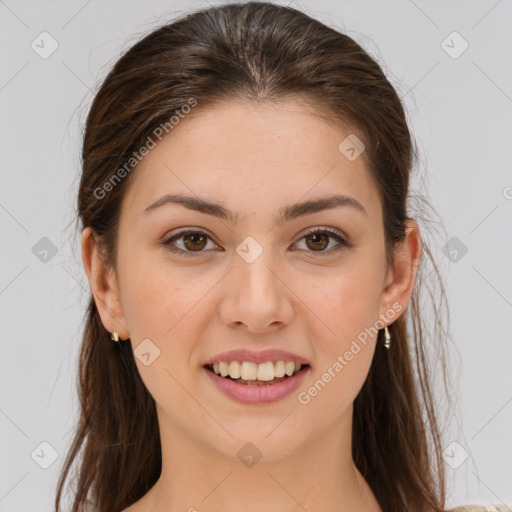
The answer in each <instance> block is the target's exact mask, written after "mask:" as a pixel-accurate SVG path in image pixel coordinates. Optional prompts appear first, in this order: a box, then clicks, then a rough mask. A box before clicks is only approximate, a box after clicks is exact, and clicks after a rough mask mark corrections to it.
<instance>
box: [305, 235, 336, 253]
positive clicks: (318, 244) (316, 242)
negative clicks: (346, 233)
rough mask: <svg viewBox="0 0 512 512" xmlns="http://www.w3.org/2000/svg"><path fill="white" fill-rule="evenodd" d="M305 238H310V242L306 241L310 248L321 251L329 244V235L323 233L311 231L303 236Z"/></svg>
mask: <svg viewBox="0 0 512 512" xmlns="http://www.w3.org/2000/svg"><path fill="white" fill-rule="evenodd" d="M304 238H305V239H306V240H311V244H309V243H307V242H306V245H307V246H308V247H309V248H310V249H314V250H320V251H323V250H324V249H325V248H326V247H327V246H328V245H329V238H331V237H330V236H329V235H327V234H325V233H312V234H310V235H306V236H305V237H304Z"/></svg>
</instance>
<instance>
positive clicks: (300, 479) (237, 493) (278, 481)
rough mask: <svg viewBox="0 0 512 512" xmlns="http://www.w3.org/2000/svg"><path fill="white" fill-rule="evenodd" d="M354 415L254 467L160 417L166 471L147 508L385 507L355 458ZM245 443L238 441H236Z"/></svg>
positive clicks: (374, 511) (293, 511) (376, 511)
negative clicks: (297, 448)
mask: <svg viewBox="0 0 512 512" xmlns="http://www.w3.org/2000/svg"><path fill="white" fill-rule="evenodd" d="M351 413H352V410H350V411H349V413H348V414H347V415H346V417H344V419H343V422H344V425H339V424H337V425H336V426H335V427H336V428H332V429H331V430H330V431H327V432H322V435H321V436H319V437H318V438H316V439H308V443H307V444H304V445H303V446H302V447H301V449H300V450H295V451H294V452H293V453H290V454H288V455H287V456H280V457H279V458H272V457H269V456H268V454H266V453H262V458H261V460H260V461H258V462H256V463H255V464H254V465H252V467H248V466H247V465H245V464H244V463H242V462H241V461H240V460H239V459H238V458H237V457H236V456H234V457H230V456H228V455H226V454H225V453H223V452H220V451H218V450H216V449H214V448H212V447H211V446H205V445H203V444H201V442H199V441H198V440H197V439H192V438H191V437H190V435H187V433H186V432H183V431H181V430H180V429H179V428H177V427H176V426H175V425H174V424H172V423H171V422H170V421H168V422H167V421H166V419H165V417H164V416H162V415H159V421H160V432H161V442H162V473H161V475H160V478H159V480H158V482H157V483H156V484H155V486H154V487H153V488H152V489H151V490H150V491H149V493H148V494H147V496H146V499H147V501H146V502H147V503H148V504H151V505H150V506H149V507H148V508H147V509H144V510H148V511H151V512H164V511H165V512H168V511H169V510H183V511H189V512H196V511H201V512H203V511H205V512H206V511H212V512H217V511H223V512H226V511H231V510H244V511H246V512H261V510H265V511H268V512H278V511H279V512H299V511H300V512H303V511H304V510H307V511H308V512H316V511H318V512H320V511H322V512H331V511H332V512H334V511H336V512H340V511H347V512H349V511H350V512H353V511H354V510H357V511H358V512H359V511H360V512H381V509H380V507H379V505H378V503H377V501H376V499H375V496H374V495H373V492H372V491H371V489H370V487H369V485H368V484H367V482H365V480H364V478H363V477H362V475H361V474H360V473H359V471H358V470H357V468H356V467H355V465H354V463H353V460H352V454H351V423H352V414H351ZM340 432H341V433H343V432H345V435H343V434H342V435H340ZM246 442H247V440H238V443H237V446H239V447H242V446H244V444H245V443H246ZM261 451H264V449H263V450H261ZM235 452H236V451H235ZM248 452H249V453H250V449H249V450H248Z"/></svg>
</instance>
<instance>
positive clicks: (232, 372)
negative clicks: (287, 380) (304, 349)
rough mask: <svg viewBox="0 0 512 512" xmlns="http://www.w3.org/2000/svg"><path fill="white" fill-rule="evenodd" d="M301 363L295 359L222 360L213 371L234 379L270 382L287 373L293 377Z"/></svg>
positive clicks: (214, 366)
mask: <svg viewBox="0 0 512 512" xmlns="http://www.w3.org/2000/svg"><path fill="white" fill-rule="evenodd" d="M301 366H302V365H301V364H300V363H294V362H293V361H276V362H272V361H266V362H265V363H260V364H256V363H253V362H250V361H242V362H239V361H231V362H229V363H227V362H224V361H221V362H220V363H213V371H214V372H215V373H216V374H217V375H221V376H222V377H227V376H229V377H231V378H232V379H239V378H242V379H243V380H248V381H256V380H259V381H264V382H268V381H271V380H273V379H274V378H282V377H284V376H285V375H288V377H291V376H292V375H293V374H294V373H297V372H298V371H299V370H300V368H301Z"/></svg>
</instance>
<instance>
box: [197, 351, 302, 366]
mask: <svg viewBox="0 0 512 512" xmlns="http://www.w3.org/2000/svg"><path fill="white" fill-rule="evenodd" d="M231 361H248V362H252V363H265V362H266V361H285V362H286V361H293V362H294V363H300V364H309V362H308V360H307V359H304V358H303V357H301V356H298V355H297V354H292V353H291V352H286V351H284V350H278V349H267V350H261V351H259V352H254V351H252V350H249V349H246V348H242V349H238V350H230V351H229V352H222V354H217V355H216V356H213V357H211V358H210V359H208V360H207V361H205V362H204V363H203V366H206V365H208V364H213V363H221V362H226V363H229V362H231Z"/></svg>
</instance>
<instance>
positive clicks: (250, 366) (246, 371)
mask: <svg viewBox="0 0 512 512" xmlns="http://www.w3.org/2000/svg"><path fill="white" fill-rule="evenodd" d="M240 377H242V379H244V380H256V379H257V377H258V365H257V364H256V363H249V362H247V361H244V362H243V363H242V368H241V369H240Z"/></svg>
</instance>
